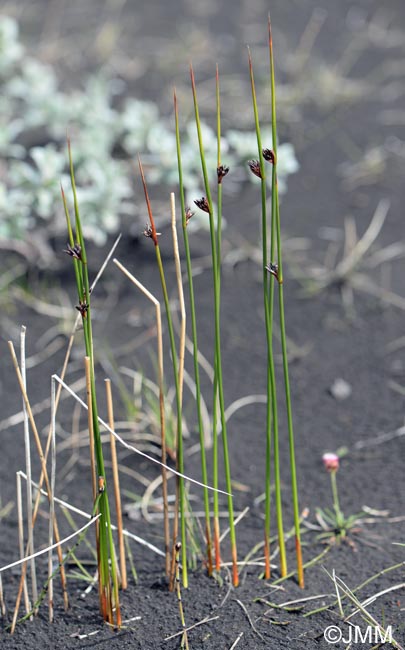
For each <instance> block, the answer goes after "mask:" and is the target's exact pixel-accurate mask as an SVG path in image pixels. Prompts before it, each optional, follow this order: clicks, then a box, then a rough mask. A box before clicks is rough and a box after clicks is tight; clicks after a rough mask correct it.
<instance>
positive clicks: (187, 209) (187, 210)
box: [185, 206, 194, 226]
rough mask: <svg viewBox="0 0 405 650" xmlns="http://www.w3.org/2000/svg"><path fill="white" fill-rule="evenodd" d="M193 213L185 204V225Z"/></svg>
mask: <svg viewBox="0 0 405 650" xmlns="http://www.w3.org/2000/svg"><path fill="white" fill-rule="evenodd" d="M193 215H194V212H193V211H192V210H191V208H189V207H188V206H187V208H186V211H185V216H186V226H187V224H188V222H189V221H190V219H191V217H192V216H193Z"/></svg>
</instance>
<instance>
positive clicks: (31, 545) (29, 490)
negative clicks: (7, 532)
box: [20, 325, 38, 603]
mask: <svg viewBox="0 0 405 650" xmlns="http://www.w3.org/2000/svg"><path fill="white" fill-rule="evenodd" d="M26 331H27V328H26V327H25V325H23V326H22V327H21V334H20V364H21V375H22V378H23V383H24V388H25V390H27V377H26V359H25V334H26ZM23 416H24V446H25V471H26V472H27V476H28V477H29V481H27V485H26V488H27V529H28V553H30V554H33V553H34V552H35V549H34V528H33V523H32V519H33V518H32V484H31V445H30V430H29V422H28V413H27V409H26V406H25V402H24V400H23ZM30 566H31V587H32V600H33V602H34V603H35V602H36V601H37V599H38V588H37V574H36V568H35V559H32V560H31V563H30ZM25 588H26V587H24V590H25Z"/></svg>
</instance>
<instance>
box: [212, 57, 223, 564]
mask: <svg viewBox="0 0 405 650" xmlns="http://www.w3.org/2000/svg"><path fill="white" fill-rule="evenodd" d="M215 95H216V113H217V169H218V168H219V166H220V164H221V99H220V92H219V72H218V64H217V66H216V75H215ZM217 203H218V208H217V210H218V220H217V232H216V235H217V238H216V245H217V283H218V291H219V293H220V292H221V243H222V241H221V235H222V183H218V194H217ZM210 205H211V206H212V204H210ZM217 427H218V359H217V354H216V352H215V362H214V385H213V399H212V464H213V477H212V482H213V486H214V488H218V483H219V464H218V428H217ZM213 511H214V538H215V568H216V570H217V571H220V569H221V542H220V525H219V495H218V492H214V498H213Z"/></svg>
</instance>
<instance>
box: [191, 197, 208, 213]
mask: <svg viewBox="0 0 405 650" xmlns="http://www.w3.org/2000/svg"><path fill="white" fill-rule="evenodd" d="M194 203H195V204H196V206H197V208H200V210H202V211H203V212H207V213H208V214H209V213H210V206H209V205H208V201H207V199H206V198H205V196H203V197H201V199H196V200H195V201H194Z"/></svg>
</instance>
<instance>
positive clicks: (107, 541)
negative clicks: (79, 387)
mask: <svg viewBox="0 0 405 650" xmlns="http://www.w3.org/2000/svg"><path fill="white" fill-rule="evenodd" d="M68 153H69V167H70V180H71V186H72V193H73V203H74V212H75V220H76V237H77V241H78V243H79V245H80V247H81V263H80V262H78V260H74V261H75V263H76V262H77V264H80V266H81V269H82V272H81V273H80V271H79V273H78V274H76V280H77V282H78V286H77V289H78V293H79V301H81V302H82V303H86V305H87V307H86V309H85V310H84V311H83V312H82V323H83V332H84V341H85V348H86V355H87V356H88V357H89V358H90V384H91V401H92V409H93V430H94V447H95V451H96V461H97V472H98V476H99V479H100V477H101V479H102V481H103V482H104V489H103V492H101V497H100V504H99V507H100V513H101V515H102V516H101V522H100V526H99V549H98V553H99V565H100V584H101V592H102V593H100V604H101V609H102V612H103V615H104V616H105V617H107V618H108V620H109V621H110V623H113V617H112V601H111V586H110V572H111V578H112V583H113V589H114V600H115V606H116V618H117V624H118V625H119V624H120V620H121V619H120V607H119V598H118V575H117V570H116V562H115V550H114V540H113V535H112V528H111V516H110V506H109V501H108V494H107V482H106V476H105V468H104V457H103V448H102V443H101V436H100V428H99V422H98V406H97V395H96V384H95V376H94V350H93V332H92V325H91V306H90V302H91V301H90V282H89V274H88V265H87V255H86V246H85V241H84V237H83V231H82V226H81V219H80V212H79V204H78V200H77V192H76V183H75V176H74V167H73V159H72V153H71V148H70V142H69V141H68ZM68 230H69V227H68ZM71 236H72V233H71V232H70V231H69V237H71ZM80 276H81V280H82V281H81V282H80V279H78V278H80ZM109 558H111V567H110V565H109Z"/></svg>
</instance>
